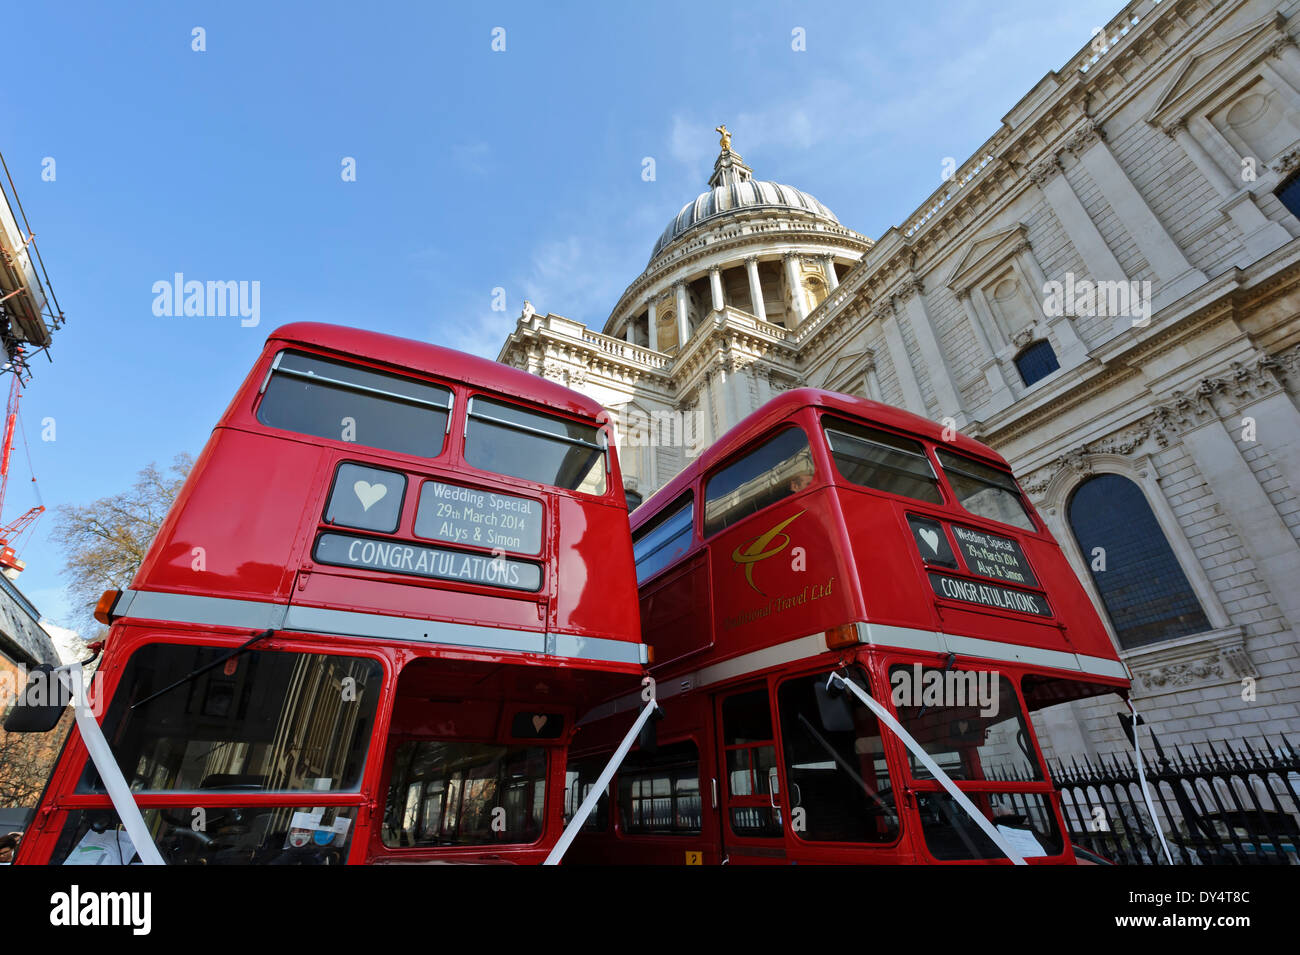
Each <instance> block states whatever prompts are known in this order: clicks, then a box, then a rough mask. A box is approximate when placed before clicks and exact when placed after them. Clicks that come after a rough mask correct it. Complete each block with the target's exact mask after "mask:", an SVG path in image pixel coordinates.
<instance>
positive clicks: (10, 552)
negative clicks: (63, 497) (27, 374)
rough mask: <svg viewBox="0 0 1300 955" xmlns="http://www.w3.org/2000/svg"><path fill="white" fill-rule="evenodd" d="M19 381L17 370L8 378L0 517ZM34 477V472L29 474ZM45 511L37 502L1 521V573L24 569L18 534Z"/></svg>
mask: <svg viewBox="0 0 1300 955" xmlns="http://www.w3.org/2000/svg"><path fill="white" fill-rule="evenodd" d="M21 388H22V382H21V381H20V380H19V376H18V374H17V370H16V369H15V373H14V376H13V378H12V379H10V382H9V406H8V408H7V411H6V414H5V437H4V445H3V448H0V519H3V515H4V499H5V491H7V490H8V489H9V457H10V455H11V454H12V453H13V449H14V432H15V431H16V430H17V429H18V398H19V394H20V392H21ZM32 480H33V481H35V480H36V477H35V475H33V476H32ZM44 513H45V505H43V504H38V505H36V506H35V507H33V508H32V509H31V510H29V511H28V512H27V513H26V514H24V515H23V516H22V517H20V518H18V519H17V520H15V521H11V522H9V523H8V524H4V525H0V573H3V574H4V575H5V576H6V577H8V578H9V579H10V580H13V579H14V578H16V577H17V576H18V575H19V574H21V573H22V572H23V568H24V567H26V566H27V565H26V564H25V563H23V562H22V561H21V560H19V559H18V555H17V553H16V551H15V549H14V545H15V544H16V543H17V541H18V538H19V537H21V536H22V535H23V533H24V532H26V531H27V530H28V529H29V528H30V527H31V526H32V524H33V523H35V521H36V519H37V518H38V517H40V516H41V515H42V514H44Z"/></svg>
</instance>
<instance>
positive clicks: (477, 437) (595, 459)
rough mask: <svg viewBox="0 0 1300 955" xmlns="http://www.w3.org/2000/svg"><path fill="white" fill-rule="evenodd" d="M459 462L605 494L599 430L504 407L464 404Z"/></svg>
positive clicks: (478, 400) (484, 401)
mask: <svg viewBox="0 0 1300 955" xmlns="http://www.w3.org/2000/svg"><path fill="white" fill-rule="evenodd" d="M465 460H466V461H468V462H469V463H470V464H472V465H473V466H474V467H476V468H480V469H481V470H484V471H492V472H494V473H496V474H505V475H509V476H510V477H517V478H522V479H523V480H525V481H536V482H537V483H538V484H550V485H552V486H553V487H562V488H565V489H567V490H570V491H585V492H586V493H588V494H604V493H605V469H606V465H605V443H604V440H603V435H602V434H601V432H600V429H599V428H597V427H596V426H595V425H589V424H582V423H580V422H577V421H568V420H566V419H564V418H555V417H552V416H551V415H545V414H539V413H537V412H535V411H528V410H525V409H524V408H520V407H518V406H517V405H512V404H507V403H506V402H504V401H493V400H492V399H491V398H484V397H482V396H475V397H474V398H472V399H470V405H469V421H468V422H467V423H466V429H465Z"/></svg>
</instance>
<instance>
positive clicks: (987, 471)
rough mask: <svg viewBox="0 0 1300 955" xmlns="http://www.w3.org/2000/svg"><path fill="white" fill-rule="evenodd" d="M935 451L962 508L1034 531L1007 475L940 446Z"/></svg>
mask: <svg viewBox="0 0 1300 955" xmlns="http://www.w3.org/2000/svg"><path fill="white" fill-rule="evenodd" d="M935 453H936V454H937V455H938V456H939V463H940V464H942V465H943V470H944V473H945V474H947V475H948V483H949V484H951V485H952V489H953V491H955V492H956V494H957V500H958V501H960V502H961V506H962V507H964V508H966V510H968V511H970V512H971V513H972V514H974V515H975V516H977V517H987V518H988V519H989V520H992V521H1001V522H1002V523H1003V524H1010V525H1011V526H1012V527H1019V528H1020V529H1021V530H1026V531H1032V530H1037V528H1035V527H1034V522H1033V520H1032V519H1031V518H1030V517H1029V510H1028V508H1026V507H1025V503H1024V500H1023V498H1021V496H1020V489H1019V488H1018V487H1016V482H1015V481H1014V480H1013V479H1012V477H1011V475H1010V474H1007V473H1006V472H1005V471H999V470H998V469H997V468H991V467H989V466H988V465H987V464H981V463H980V462H979V461H976V460H974V459H972V458H968V457H964V456H962V455H960V454H953V453H952V452H951V451H945V450H943V449H942V448H940V449H938V450H936V452H935Z"/></svg>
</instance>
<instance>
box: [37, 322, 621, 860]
mask: <svg viewBox="0 0 1300 955" xmlns="http://www.w3.org/2000/svg"><path fill="white" fill-rule="evenodd" d="M602 422H603V419H602V417H601V408H600V406H599V405H598V404H596V403H595V402H593V401H591V400H590V399H587V398H585V397H583V396H581V395H579V394H577V393H576V392H573V391H570V390H568V389H567V388H563V387H561V386H559V385H556V384H554V383H552V382H549V381H545V380H543V379H540V378H537V377H535V376H533V375H529V374H526V373H524V372H521V371H517V370H515V369H511V368H507V367H505V366H502V365H499V364H497V363H495V362H491V361H487V360H484V359H478V358H473V357H471V356H468V355H463V354H460V353H458V352H454V351H450V350H448V349H444V348H439V347H436V346H433V345H428V344H423V343H420V342H414V341H406V340H403V339H398V338H393V337H390V336H387V335H381V334H376V333H372V332H365V331H359V330H355V329H346V328H338V327H334V326H328V325H318V324H297V325H289V326H286V327H284V328H281V329H279V330H278V331H276V332H275V333H273V334H272V335H271V336H270V338H269V339H268V341H267V343H266V346H265V349H264V350H263V352H262V355H261V357H260V358H259V360H258V362H257V364H256V365H255V367H254V368H253V369H252V372H251V373H250V374H249V376H248V378H247V379H246V381H245V383H244V385H243V386H242V387H241V388H240V389H239V392H238V394H236V396H235V398H234V400H233V402H232V403H231V404H230V406H229V408H228V409H227V410H226V412H225V414H224V415H223V416H222V418H221V420H220V422H219V423H218V424H217V427H216V429H215V430H214V431H213V433H212V437H211V439H210V440H209V441H208V444H207V446H206V447H205V449H204V450H203V453H202V454H201V456H200V457H199V458H198V461H197V463H196V464H195V466H194V469H193V471H192V473H191V474H190V475H189V477H188V479H187V481H186V483H185V485H184V487H183V489H182V490H181V492H180V495H179V496H178V498H177V499H176V501H175V503H174V505H173V506H172V508H171V510H170V512H169V513H168V515H167V518H166V519H165V521H164V522H163V524H162V527H161V529H160V530H159V532H158V534H157V537H156V538H155V540H154V541H153V544H152V546H151V547H150V549H149V552H148V554H147V556H146V557H145V558H144V561H143V563H142V564H141V566H140V568H139V571H138V573H137V574H136V575H135V579H134V581H133V582H132V584H131V587H130V589H129V590H126V591H124V592H122V593H120V594H119V593H116V592H112V593H109V594H106V595H105V599H104V600H103V601H101V605H100V608H99V610H98V614H99V615H101V616H102V619H103V620H104V621H105V622H110V621H111V628H110V630H109V632H108V636H107V640H106V646H105V648H104V650H103V658H102V664H101V665H100V667H99V671H98V674H97V680H98V681H99V685H98V686H97V687H95V689H94V692H93V693H92V694H91V695H90V696H89V697H85V696H83V695H82V694H81V693H80V688H79V687H78V686H76V685H75V684H77V683H79V681H80V677H81V672H80V669H79V668H72V671H71V672H69V673H67V674H65V676H66V677H68V678H69V682H71V683H73V684H74V690H76V691H77V695H78V697H79V698H78V702H79V703H80V704H81V705H79V706H78V707H77V727H78V728H77V731H75V732H73V733H72V735H71V736H70V738H69V741H68V743H67V744H66V746H65V748H64V751H63V753H62V756H61V757H60V759H59V761H58V764H57V766H56V768H55V770H54V773H53V775H52V777H51V779H50V782H49V784H48V786H47V789H46V792H45V794H44V796H43V798H42V800H41V802H40V805H39V807H38V809H37V812H36V815H35V817H34V820H33V824H32V826H31V829H30V830H29V832H28V834H27V837H26V839H25V840H24V842H23V844H22V847H21V851H20V853H19V857H18V861H19V862H20V863H37V864H40V863H53V864H62V863H80V862H105V861H108V862H115V863H121V864H129V863H130V862H132V861H133V860H135V859H137V858H138V859H139V860H141V861H144V862H153V863H158V862H164V863H168V864H222V863H235V864H245V863H268V864H329V863H343V862H352V863H356V862H372V863H398V862H427V861H484V860H501V861H515V862H540V861H543V859H545V858H546V856H547V855H548V853H549V852H550V851H551V850H552V848H553V847H554V846H555V845H556V843H557V841H558V840H559V839H560V836H561V831H562V828H563V820H562V815H561V811H562V798H563V793H564V771H565V755H566V747H567V745H568V742H569V740H570V738H571V736H572V735H573V732H574V727H575V721H576V720H577V718H578V717H579V716H580V715H581V714H582V713H583V712H584V711H585V710H586V709H587V708H589V707H590V706H591V705H592V704H593V703H594V702H596V701H598V700H600V699H603V698H607V697H609V696H610V695H612V694H614V693H616V692H618V691H619V690H620V688H624V687H636V686H638V684H639V682H640V679H641V677H642V674H643V673H644V666H643V665H644V663H645V662H646V659H647V654H646V648H645V647H644V646H643V645H642V643H641V642H640V634H639V627H638V618H637V603H636V584H635V577H634V572H633V562H632V547H631V541H630V536H629V529H628V516H627V505H626V502H625V499H624V497H623V489H622V480H621V477H620V474H619V469H618V462H617V459H616V456H615V454H614V451H613V449H612V448H610V447H609V446H608V444H607V442H606V440H605V431H604V428H603V426H602ZM92 703H98V704H100V705H101V706H100V708H101V709H102V711H103V712H102V731H101V726H100V723H99V721H97V719H96V717H95V715H94V713H93V712H92V707H91V704H92ZM56 712H57V711H56ZM642 721H644V717H643V719H642Z"/></svg>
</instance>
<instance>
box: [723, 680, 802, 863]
mask: <svg viewBox="0 0 1300 955" xmlns="http://www.w3.org/2000/svg"><path fill="white" fill-rule="evenodd" d="M714 706H715V711H714V717H715V720H716V725H717V745H718V760H717V764H718V772H719V775H720V776H721V777H722V778H721V779H720V780H718V802H719V809H720V813H719V815H720V819H719V832H720V834H721V840H722V846H721V850H722V859H723V861H724V862H727V863H730V864H732V865H773V864H782V863H784V862H785V861H786V847H785V834H784V831H783V823H784V815H785V814H784V810H783V808H782V806H783V803H782V797H781V793H782V792H783V791H784V786H783V785H782V783H781V770H780V767H779V765H778V763H777V758H776V737H775V734H774V733H773V729H772V706H771V701H770V698H769V695H768V688H767V685H766V684H765V683H760V684H756V685H751V686H749V687H746V688H744V689H738V690H731V691H728V692H727V693H726V694H723V695H720V696H718V697H717V698H716V699H715V701H714Z"/></svg>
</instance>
